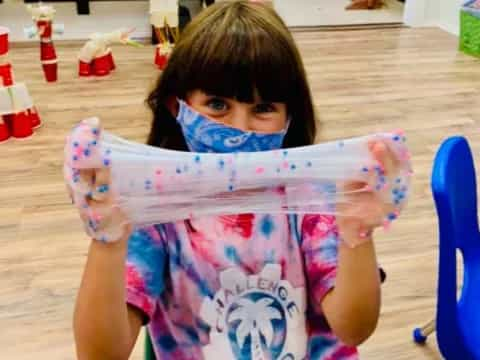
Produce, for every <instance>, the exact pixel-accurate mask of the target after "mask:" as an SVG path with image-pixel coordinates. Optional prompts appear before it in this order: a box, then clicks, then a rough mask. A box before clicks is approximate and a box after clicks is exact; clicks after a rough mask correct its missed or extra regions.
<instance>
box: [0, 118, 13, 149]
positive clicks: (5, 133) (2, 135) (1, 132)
mask: <svg viewBox="0 0 480 360" xmlns="http://www.w3.org/2000/svg"><path fill="white" fill-rule="evenodd" d="M10 136H11V135H10V128H9V126H8V124H7V122H6V121H5V120H3V121H2V119H1V116H0V143H2V142H4V141H7V140H8V139H10Z"/></svg>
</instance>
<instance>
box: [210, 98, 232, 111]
mask: <svg viewBox="0 0 480 360" xmlns="http://www.w3.org/2000/svg"><path fill="white" fill-rule="evenodd" d="M207 106H208V107H209V108H210V109H212V110H214V111H225V110H227V108H228V106H227V103H226V102H225V101H223V100H222V99H220V98H212V99H210V100H208V102H207Z"/></svg>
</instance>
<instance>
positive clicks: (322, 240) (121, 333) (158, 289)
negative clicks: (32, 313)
mask: <svg viewBox="0 0 480 360" xmlns="http://www.w3.org/2000/svg"><path fill="white" fill-rule="evenodd" d="M148 104H149V106H150V107H151V109H152V111H153V115H154V120H153V124H152V128H151V131H150V135H149V138H148V143H149V144H150V145H153V146H159V147H163V148H167V149H174V150H184V151H196V152H230V151H253V150H271V149H276V148H279V147H284V148H289V147H296V146H303V145H309V144H313V142H314V139H315V137H316V135H317V134H316V125H315V124H316V123H315V118H314V109H313V104H312V99H311V95H310V91H309V87H308V84H307V80H306V75H305V71H304V68H303V65H302V61H301V58H300V55H299V53H298V50H297V48H296V46H295V45H294V40H293V39H292V37H291V35H290V34H289V32H288V30H287V28H286V27H285V25H284V23H283V22H282V20H281V19H280V18H279V17H278V16H277V15H276V14H275V12H274V11H273V10H272V9H271V8H270V7H268V6H265V5H262V4H259V3H248V2H245V1H239V2H235V3H218V4H216V5H213V6H211V7H209V8H207V9H206V10H204V11H203V12H202V13H201V14H200V15H199V16H198V17H196V18H195V19H194V20H193V21H192V22H191V23H190V24H189V25H188V26H187V28H186V29H185V32H184V33H183V34H182V36H181V39H180V41H179V42H178V44H177V46H176V47H175V50H174V52H173V54H172V57H171V61H170V63H169V65H168V66H167V68H166V70H165V72H164V73H163V74H162V76H161V78H160V79H159V81H158V84H157V86H156V88H155V90H154V91H153V92H152V93H151V94H150V96H149V98H148ZM192 117H194V118H195V120H196V121H191V120H192ZM239 140H241V141H239ZM370 145H371V146H370V148H371V151H372V153H373V154H374V156H375V157H376V158H377V160H378V161H379V162H380V163H381V164H383V166H384V167H385V171H386V172H387V173H388V172H389V171H392V169H393V168H394V166H395V162H394V161H393V160H392V159H393V156H392V155H391V153H390V152H389V151H388V150H387V147H386V146H385V144H383V143H372V144H370ZM83 176H88V177H91V179H90V180H91V181H93V182H94V187H93V195H92V196H91V199H89V203H90V206H91V207H92V208H93V209H94V210H95V211H99V212H101V211H103V214H104V215H105V216H103V220H102V221H101V222H99V223H98V224H97V229H101V228H105V227H110V228H116V229H120V230H121V232H122V233H123V235H122V236H121V237H120V238H119V239H118V241H115V242H112V243H102V242H100V241H96V240H95V239H93V241H92V242H91V245H90V249H89V254H88V260H87V264H86V267H85V272H84V275H83V280H82V284H81V287H80V291H79V294H78V299H77V304H76V309H75V317H74V330H75V339H76V345H77V353H78V357H79V359H89V360H92V359H102V360H106V359H127V358H128V356H129V354H130V352H131V350H132V348H133V346H134V344H135V342H136V340H137V336H138V334H139V330H140V328H141V326H142V325H148V331H149V333H150V335H151V338H152V341H153V346H154V349H155V353H156V356H157V358H158V359H162V360H168V359H172V360H183V359H215V360H216V359H219V360H223V359H356V358H357V356H358V355H357V350H356V348H355V346H356V345H358V344H360V343H362V342H363V341H364V340H365V339H367V338H368V337H369V336H370V334H371V333H372V332H373V330H374V329H375V326H376V323H377V320H378V316H379V307H380V281H379V275H378V268H377V261H376V257H375V250H374V244H373V241H372V232H373V230H374V228H375V227H377V226H379V225H380V224H381V222H382V219H383V218H384V216H385V214H386V212H385V211H386V210H385V211H384V210H383V209H382V206H381V202H380V201H379V199H377V197H376V196H375V195H374V194H373V193H368V192H367V193H365V192H363V193H361V194H360V193H358V194H357V195H356V196H359V198H357V199H355V201H352V204H355V205H351V206H352V207H353V208H352V209H349V210H351V211H353V212H357V213H361V214H365V215H364V216H363V217H355V218H338V219H335V218H334V217H331V216H323V215H315V214H311V215H303V216H300V215H298V216H297V215H288V216H287V215H271V214H239V215H229V216H212V217H205V218H192V219H190V220H186V221H179V222H176V223H168V224H158V225H156V226H151V227H147V228H143V229H140V230H138V231H134V232H133V233H132V228H131V226H130V225H128V219H126V218H125V216H124V215H123V213H122V212H121V211H120V210H118V207H116V206H114V205H115V197H114V195H113V194H111V193H108V192H107V193H105V192H104V190H105V186H102V185H105V184H109V173H108V171H106V170H98V171H95V173H94V174H92V173H91V172H90V173H88V172H83ZM348 186H351V187H354V186H358V184H349V185H348ZM98 187H100V188H102V189H103V191H95V189H97V188H98ZM82 218H84V219H85V220H86V221H87V220H88V219H87V217H86V214H84V213H82ZM347 243H348V244H356V245H357V246H355V247H350V246H348V245H346V244H347Z"/></svg>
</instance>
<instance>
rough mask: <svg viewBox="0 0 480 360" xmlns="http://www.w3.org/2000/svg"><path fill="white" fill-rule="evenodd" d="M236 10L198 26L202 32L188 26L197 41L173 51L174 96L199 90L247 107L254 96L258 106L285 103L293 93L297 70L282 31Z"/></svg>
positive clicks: (296, 80) (293, 55)
mask: <svg viewBox="0 0 480 360" xmlns="http://www.w3.org/2000/svg"><path fill="white" fill-rule="evenodd" d="M240 10H242V9H240ZM240 10H239V11H237V12H231V13H226V14H220V15H221V16H219V17H218V21H212V19H210V21H204V23H203V24H207V25H206V26H205V25H203V24H202V23H195V24H193V26H197V27H200V28H199V29H197V31H195V34H197V36H193V37H191V38H190V39H185V40H186V41H185V43H187V44H189V45H193V46H185V47H183V46H182V44H181V43H182V42H183V41H181V43H180V44H179V46H178V48H177V49H176V51H174V53H175V55H176V57H178V60H179V61H181V62H182V63H183V65H182V66H181V69H179V73H177V74H176V75H177V76H176V77H177V78H178V80H179V81H178V83H177V84H178V86H179V88H178V89H177V90H178V92H177V93H178V94H182V95H183V96H185V95H186V94H187V93H188V92H189V91H191V90H195V89H201V90H202V91H204V92H205V93H207V94H212V95H216V96H221V97H228V98H235V99H236V100H238V101H241V102H247V103H253V102H254V98H255V94H256V92H258V95H259V96H260V98H261V99H262V100H263V101H269V102H285V103H286V102H287V101H288V99H289V98H291V96H292V90H293V91H294V89H295V88H298V84H297V82H298V81H299V80H298V74H297V70H298V67H297V66H296V64H295V63H294V62H292V59H295V58H296V56H295V55H296V54H294V53H292V49H291V47H290V46H289V44H288V43H287V42H286V41H285V31H282V29H281V27H278V28H277V27H275V26H272V24H271V23H269V24H268V26H265V20H263V19H262V18H261V14H256V15H252V14H251V13H248V14H242V12H241V11H240ZM243 10H244V11H247V10H245V9H243ZM242 15H244V16H242ZM246 15H248V16H246ZM247 19H248V21H247ZM213 20H215V19H213ZM267 29H268V30H267ZM222 34H226V35H225V36H222ZM287 36H289V34H288V33H287ZM187 37H188V36H187ZM187 40H188V41H187ZM186 59H188V60H186ZM182 85H183V86H182Z"/></svg>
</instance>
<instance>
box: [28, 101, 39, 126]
mask: <svg viewBox="0 0 480 360" xmlns="http://www.w3.org/2000/svg"><path fill="white" fill-rule="evenodd" d="M28 115H29V116H30V121H31V123H32V129H34V130H35V129H38V128H39V127H40V126H42V121H41V120H40V115H39V114H38V111H37V109H36V108H35V107H32V108H31V109H30V110H28Z"/></svg>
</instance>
